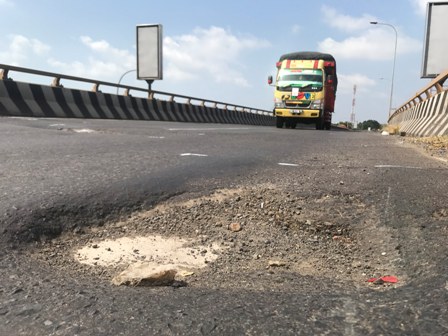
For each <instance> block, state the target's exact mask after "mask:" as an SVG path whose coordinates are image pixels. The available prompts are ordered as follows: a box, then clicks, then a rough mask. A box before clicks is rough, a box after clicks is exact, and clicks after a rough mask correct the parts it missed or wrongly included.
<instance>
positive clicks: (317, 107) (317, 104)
mask: <svg viewBox="0 0 448 336" xmlns="http://www.w3.org/2000/svg"><path fill="white" fill-rule="evenodd" d="M322 103H323V102H322V99H317V100H315V101H313V102H312V103H311V108H312V109H315V110H320V109H321V108H322Z"/></svg>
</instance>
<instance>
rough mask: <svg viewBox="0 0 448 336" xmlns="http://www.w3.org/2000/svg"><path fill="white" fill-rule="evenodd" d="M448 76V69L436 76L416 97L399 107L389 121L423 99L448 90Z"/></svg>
mask: <svg viewBox="0 0 448 336" xmlns="http://www.w3.org/2000/svg"><path fill="white" fill-rule="evenodd" d="M447 78H448V70H447V71H445V72H443V73H441V74H440V75H439V76H437V77H436V78H434V79H433V80H432V81H431V82H430V83H429V84H428V85H426V86H425V87H424V88H423V89H421V90H420V91H418V92H417V93H416V94H415V96H414V97H412V98H411V99H409V100H408V101H407V102H406V103H404V104H403V105H401V106H400V107H399V108H397V109H396V110H395V111H394V113H393V114H391V116H390V117H389V121H391V120H393V119H394V118H396V117H397V116H398V115H399V114H401V113H403V112H405V111H407V110H409V109H411V108H413V107H415V106H417V105H418V104H420V103H422V102H423V101H425V100H427V99H430V98H431V97H434V96H435V95H437V94H439V93H442V92H444V91H446V90H448V87H445V86H444V84H445V81H446V79H447Z"/></svg>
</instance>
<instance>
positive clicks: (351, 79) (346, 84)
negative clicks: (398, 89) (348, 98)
mask: <svg viewBox="0 0 448 336" xmlns="http://www.w3.org/2000/svg"><path fill="white" fill-rule="evenodd" d="M354 85H356V90H357V91H361V92H362V91H368V90H369V89H370V88H371V87H373V86H375V85H376V83H375V81H374V80H372V79H370V78H369V77H367V76H365V75H362V74H358V73H356V74H350V75H345V74H338V93H353V86H354Z"/></svg>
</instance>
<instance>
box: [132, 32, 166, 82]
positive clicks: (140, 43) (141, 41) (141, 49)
mask: <svg viewBox="0 0 448 336" xmlns="http://www.w3.org/2000/svg"><path fill="white" fill-rule="evenodd" d="M136 38H137V79H140V80H146V81H148V82H149V81H150V82H152V81H154V80H156V79H163V26H162V25H161V24H141V25H137V27H136Z"/></svg>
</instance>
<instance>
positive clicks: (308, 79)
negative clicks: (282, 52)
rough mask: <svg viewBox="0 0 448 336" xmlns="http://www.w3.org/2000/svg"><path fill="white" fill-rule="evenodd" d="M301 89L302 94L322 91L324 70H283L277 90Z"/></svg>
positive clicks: (278, 77) (278, 79)
mask: <svg viewBox="0 0 448 336" xmlns="http://www.w3.org/2000/svg"><path fill="white" fill-rule="evenodd" d="M292 88H299V91H300V92H315V91H321V90H322V70H320V69H281V70H280V71H279V73H278V76H277V90H279V91H291V90H292Z"/></svg>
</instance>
